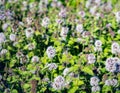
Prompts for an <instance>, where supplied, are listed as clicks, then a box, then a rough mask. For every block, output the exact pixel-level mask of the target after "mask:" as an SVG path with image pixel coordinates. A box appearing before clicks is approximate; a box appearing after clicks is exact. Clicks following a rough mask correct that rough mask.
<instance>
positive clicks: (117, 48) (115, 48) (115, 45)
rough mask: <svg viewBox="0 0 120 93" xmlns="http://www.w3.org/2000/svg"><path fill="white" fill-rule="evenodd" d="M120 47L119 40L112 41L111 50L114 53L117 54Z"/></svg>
mask: <svg viewBox="0 0 120 93" xmlns="http://www.w3.org/2000/svg"><path fill="white" fill-rule="evenodd" d="M119 49H120V46H119V44H118V43H117V42H114V43H112V45H111V51H112V53H113V54H117V53H118V50H119Z"/></svg>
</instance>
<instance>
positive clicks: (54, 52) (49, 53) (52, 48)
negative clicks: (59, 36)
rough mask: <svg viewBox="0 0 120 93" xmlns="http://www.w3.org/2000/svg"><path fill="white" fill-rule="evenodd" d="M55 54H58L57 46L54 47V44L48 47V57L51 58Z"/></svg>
mask: <svg viewBox="0 0 120 93" xmlns="http://www.w3.org/2000/svg"><path fill="white" fill-rule="evenodd" d="M55 54H56V51H55V48H54V47H52V46H49V47H48V48H47V55H48V57H49V58H53V57H54V56H55Z"/></svg>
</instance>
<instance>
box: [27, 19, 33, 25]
mask: <svg viewBox="0 0 120 93" xmlns="http://www.w3.org/2000/svg"><path fill="white" fill-rule="evenodd" d="M26 22H27V24H28V25H31V24H32V22H33V18H32V17H27V18H26Z"/></svg>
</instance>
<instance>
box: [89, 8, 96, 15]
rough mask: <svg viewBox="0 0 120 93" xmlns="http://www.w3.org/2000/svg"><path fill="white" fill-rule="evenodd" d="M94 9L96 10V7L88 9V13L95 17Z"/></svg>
mask: <svg viewBox="0 0 120 93" xmlns="http://www.w3.org/2000/svg"><path fill="white" fill-rule="evenodd" d="M96 9H97V6H93V7H91V8H90V13H91V14H92V15H95V12H96Z"/></svg>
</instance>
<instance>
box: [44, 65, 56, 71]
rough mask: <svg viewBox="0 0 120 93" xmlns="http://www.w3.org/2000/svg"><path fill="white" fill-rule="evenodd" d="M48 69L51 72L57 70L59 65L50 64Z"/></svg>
mask: <svg viewBox="0 0 120 93" xmlns="http://www.w3.org/2000/svg"><path fill="white" fill-rule="evenodd" d="M46 67H47V68H48V69H49V70H50V71H51V70H53V69H57V67H58V66H57V64H56V63H50V64H47V65H46Z"/></svg>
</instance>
